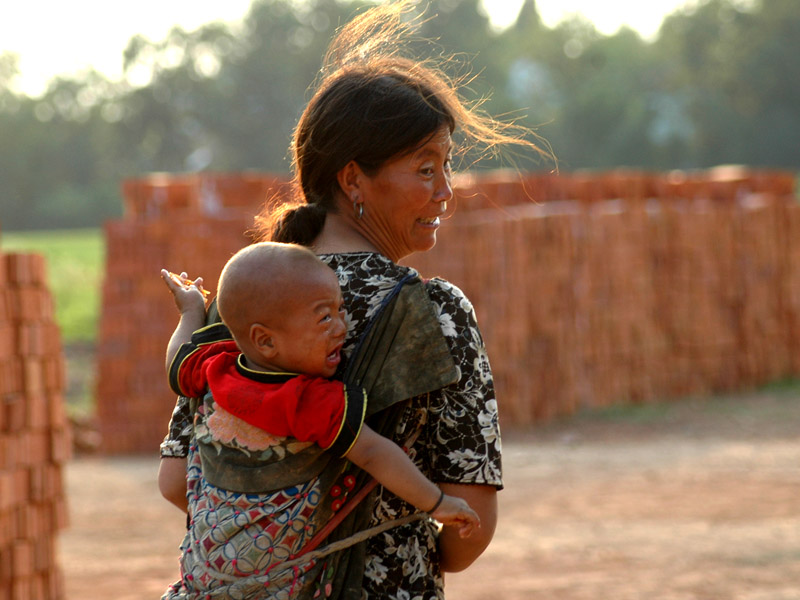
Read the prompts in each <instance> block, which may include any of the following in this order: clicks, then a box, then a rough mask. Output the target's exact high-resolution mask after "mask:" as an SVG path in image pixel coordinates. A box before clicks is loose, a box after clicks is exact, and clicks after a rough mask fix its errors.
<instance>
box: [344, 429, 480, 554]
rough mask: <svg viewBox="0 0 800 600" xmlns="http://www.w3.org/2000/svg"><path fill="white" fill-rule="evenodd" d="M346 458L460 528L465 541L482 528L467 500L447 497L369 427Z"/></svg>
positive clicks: (401, 453)
mask: <svg viewBox="0 0 800 600" xmlns="http://www.w3.org/2000/svg"><path fill="white" fill-rule="evenodd" d="M347 458H348V459H349V460H351V461H352V462H353V463H355V464H356V465H358V466H359V467H361V468H362V469H364V470H365V471H367V472H368V473H369V474H370V475H372V476H373V477H374V478H375V479H377V480H378V482H379V483H380V484H381V485H383V486H384V487H385V488H387V489H388V490H389V491H391V492H392V493H394V494H396V495H398V496H399V497H400V498H402V499H403V500H405V501H406V502H409V503H411V504H413V505H414V506H416V507H417V508H418V509H420V510H422V511H425V512H429V513H430V514H431V516H432V517H433V518H434V519H436V520H437V521H440V522H441V523H443V524H444V525H456V526H458V533H459V535H460V536H461V537H462V538H464V537H469V536H470V535H472V531H473V530H474V529H475V528H476V527H480V520H479V519H478V515H477V513H476V512H475V511H474V510H472V509H471V508H470V506H469V505H468V504H467V503H466V502H465V501H464V500H462V499H461V498H457V497H456V496H447V495H444V494H443V493H442V491H441V490H440V489H439V488H438V487H437V486H436V484H435V483H433V482H432V481H430V480H429V479H428V478H427V477H425V476H424V475H423V474H422V472H421V471H420V470H419V469H418V468H417V467H416V465H415V464H414V463H413V462H411V459H410V458H409V457H408V455H407V454H406V453H405V452H403V450H402V449H401V448H400V446H398V445H397V444H395V443H394V442H392V441H391V440H389V439H388V438H385V437H383V436H382V435H379V434H377V433H376V432H375V431H374V430H372V429H370V428H369V427H368V426H367V425H363V426H362V428H361V433H360V434H359V436H358V438H357V439H356V441H355V443H354V444H353V447H352V448H351V449H350V452H348V454H347ZM434 508H435V510H433V509H434Z"/></svg>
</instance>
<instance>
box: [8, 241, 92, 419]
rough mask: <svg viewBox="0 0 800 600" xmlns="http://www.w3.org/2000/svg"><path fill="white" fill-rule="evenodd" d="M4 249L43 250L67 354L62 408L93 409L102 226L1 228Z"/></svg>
mask: <svg viewBox="0 0 800 600" xmlns="http://www.w3.org/2000/svg"><path fill="white" fill-rule="evenodd" d="M0 250H2V252H4V253H8V252H23V253H39V254H43V255H44V257H45V259H46V260H47V279H48V285H49V288H50V292H51V293H52V294H53V298H54V302H55V312H56V314H55V317H56V321H57V322H58V325H59V328H60V330H61V340H62V344H63V346H64V355H65V359H66V371H67V386H66V390H65V393H64V395H65V398H66V406H67V411H68V412H69V414H70V415H71V416H73V417H78V418H90V417H91V416H92V414H93V413H94V407H95V399H94V381H95V348H96V343H97V332H98V323H99V319H100V300H101V284H102V279H103V271H104V263H105V240H104V238H103V231H102V230H101V229H80V230H58V231H31V232H6V233H2V234H0Z"/></svg>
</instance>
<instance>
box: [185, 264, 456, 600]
mask: <svg viewBox="0 0 800 600" xmlns="http://www.w3.org/2000/svg"><path fill="white" fill-rule="evenodd" d="M208 320H209V321H214V320H218V316H217V313H216V307H215V304H214V303H212V305H211V307H210V309H209V315H208ZM457 377H458V370H457V369H456V366H455V363H454V361H453V358H452V355H451V353H450V349H449V347H448V345H447V342H446V340H445V339H444V335H443V333H442V330H441V326H440V324H439V320H438V318H437V315H436V311H435V309H434V306H433V304H432V303H431V301H430V299H429V297H428V294H427V291H426V289H425V284H424V282H423V281H422V280H421V279H420V278H419V277H418V276H416V275H414V274H409V275H407V276H406V277H405V278H403V279H402V280H401V281H399V282H398V283H397V285H396V286H395V287H394V289H393V290H392V291H391V292H390V293H389V294H388V295H387V297H386V298H385V299H384V300H383V302H382V304H381V305H380V306H379V308H378V310H377V311H376V314H375V316H374V317H373V318H372V320H371V321H370V323H369V324H368V325H367V327H366V330H365V331H364V333H363V334H362V336H361V338H360V339H359V340H358V342H357V344H356V346H355V349H354V351H353V353H352V355H351V356H349V357H347V361H346V365H345V370H344V375H343V381H344V383H345V386H346V388H348V389H352V390H355V389H358V388H363V390H364V391H365V392H366V395H367V407H366V422H367V423H368V424H369V426H370V427H372V428H373V429H374V430H375V431H376V432H378V433H379V434H381V435H384V436H387V437H390V438H391V437H392V436H393V434H394V431H395V429H396V427H397V424H398V422H399V419H400V418H401V416H402V414H403V411H404V409H405V406H406V404H407V403H406V402H405V401H407V400H409V399H411V398H413V397H415V396H419V395H422V394H426V393H429V392H432V391H435V390H438V389H441V388H442V387H445V386H446V385H449V384H451V383H453V382H455V381H456V380H457ZM200 401H202V400H200ZM195 402H197V401H195ZM195 406H196V404H195ZM407 445H408V443H407ZM198 451H199V453H200V457H201V460H202V465H203V476H204V477H205V478H206V479H207V480H208V481H209V482H210V483H211V484H212V485H215V486H217V487H220V488H223V489H227V490H231V491H237V492H244V493H267V492H271V491H274V490H277V489H282V488H285V487H288V486H291V485H294V484H296V483H299V482H303V481H309V480H310V479H312V478H315V477H318V478H320V482H321V487H322V489H326V490H330V489H331V488H332V486H333V485H334V484H335V483H336V481H337V479H339V478H340V476H341V475H342V473H343V472H344V471H345V470H346V469H348V468H349V469H350V471H349V472H350V473H351V474H352V475H353V476H354V477H355V485H354V492H355V493H354V496H355V497H357V501H355V500H356V498H355V497H354V498H351V501H350V502H349V503H348V504H347V505H345V507H343V508H342V509H340V510H339V511H335V510H333V509H331V507H330V503H323V504H321V505H320V506H319V507H318V508H317V509H316V510H318V511H321V514H319V519H318V522H319V523H326V522H330V521H332V520H333V521H334V524H335V526H334V527H333V528H332V529H333V530H332V531H330V533H328V531H329V529H331V528H330V527H325V528H323V529H322V531H323V532H324V533H323V534H322V535H326V536H327V537H325V539H324V542H325V546H323V547H321V548H320V549H319V550H315V549H316V547H317V546H318V545H319V544H320V543H321V542H322V541H323V540H322V537H321V536H320V537H314V538H312V539H311V540H309V542H307V547H304V548H303V549H302V550H301V551H300V552H298V553H297V554H296V555H294V556H291V557H290V560H289V561H287V562H286V563H283V564H281V565H276V566H280V567H281V570H285V568H293V569H297V566H296V565H297V564H299V563H303V562H308V561H311V560H314V561H317V560H320V559H322V558H324V559H325V562H324V564H323V563H322V562H320V563H319V564H318V565H316V566H315V567H312V568H308V569H306V570H305V571H304V572H305V573H306V584H311V583H313V580H314V579H315V577H316V575H317V574H318V573H319V570H318V569H321V568H323V566H324V568H325V571H326V572H328V573H333V576H332V580H331V581H330V583H331V589H332V594H331V595H330V596H329V597H330V598H336V599H339V600H351V599H360V598H361V589H362V579H363V574H364V565H365V561H366V543H365V542H366V539H367V538H368V537H369V536H370V535H375V534H377V533H379V532H380V531H385V530H386V529H389V528H391V527H395V526H397V525H400V524H403V523H407V522H411V521H413V520H416V519H421V518H425V515H424V514H422V513H417V514H415V515H410V516H408V517H405V518H404V519H399V520H398V521H397V522H393V521H390V522H387V523H382V524H380V525H379V526H377V527H374V528H372V529H369V522H370V519H371V517H372V507H373V503H374V494H375V488H376V485H375V481H374V480H373V479H372V478H371V476H370V475H369V474H368V473H366V472H364V471H361V470H360V469H357V468H355V466H354V465H352V463H349V461H347V459H346V458H341V457H338V456H336V455H335V454H333V453H331V452H326V451H323V450H321V449H320V448H319V447H318V446H316V445H314V446H311V447H309V448H307V449H305V450H303V451H302V452H300V453H298V454H297V455H295V456H294V457H292V459H291V460H289V461H286V460H284V461H280V462H275V463H270V464H266V465H265V464H263V463H260V462H259V461H258V460H257V459H256V458H251V457H247V456H245V455H243V454H242V453H238V452H236V451H235V450H233V449H228V448H222V449H221V450H220V448H217V447H213V446H211V445H208V444H202V443H198ZM348 511H349V512H348ZM303 555H305V556H303ZM247 579H252V577H250V578H247ZM242 584H243V585H245V584H246V582H245V581H242ZM233 585H236V583H233ZM313 590H314V587H313V585H304V586H303V589H298V590H295V591H296V593H293V594H292V597H293V598H298V599H303V600H305V599H306V598H310V597H311V594H312V593H313Z"/></svg>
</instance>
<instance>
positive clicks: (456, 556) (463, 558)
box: [439, 483, 497, 573]
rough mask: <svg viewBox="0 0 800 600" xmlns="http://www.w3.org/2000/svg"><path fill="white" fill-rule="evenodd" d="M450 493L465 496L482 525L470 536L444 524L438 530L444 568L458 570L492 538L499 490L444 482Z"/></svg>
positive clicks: (460, 496) (461, 569)
mask: <svg viewBox="0 0 800 600" xmlns="http://www.w3.org/2000/svg"><path fill="white" fill-rule="evenodd" d="M439 487H441V488H442V491H443V492H444V493H445V494H447V495H449V496H456V497H459V498H463V499H464V500H466V501H467V503H468V504H469V505H470V506H471V507H472V508H473V510H475V512H476V513H478V517H479V518H480V520H481V526H480V528H479V529H476V530H475V531H474V532H473V534H472V535H471V536H470V537H468V538H462V537H460V536H459V534H458V531H457V530H456V528H454V527H448V526H445V527H444V528H443V529H442V532H441V533H440V534H439V551H440V553H441V563H440V564H441V568H442V571H446V572H450V573H456V572H458V571H463V570H464V569H466V568H467V567H469V566H470V565H471V564H472V563H473V562H475V559H477V558H478V557H479V556H480V555H481V554H482V553H483V551H484V550H486V547H487V546H488V545H489V542H491V541H492V537H493V536H494V530H495V527H496V526H497V490H496V489H495V488H494V487H493V486H490V485H467V484H458V483H441V484H439Z"/></svg>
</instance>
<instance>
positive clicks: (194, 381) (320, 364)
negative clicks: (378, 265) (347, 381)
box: [161, 242, 480, 537]
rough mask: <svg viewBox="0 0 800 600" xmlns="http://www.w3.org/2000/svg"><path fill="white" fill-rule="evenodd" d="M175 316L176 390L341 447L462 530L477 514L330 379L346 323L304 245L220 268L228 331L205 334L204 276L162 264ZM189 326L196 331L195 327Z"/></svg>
mask: <svg viewBox="0 0 800 600" xmlns="http://www.w3.org/2000/svg"><path fill="white" fill-rule="evenodd" d="M161 275H162V278H163V279H164V281H165V282H166V284H167V286H168V287H169V289H170V291H171V292H172V293H173V295H174V297H175V302H176V304H177V306H178V309H179V311H180V313H181V317H180V321H179V323H178V326H177V328H176V329H175V332H174V333H173V335H172V338H171V339H170V342H169V346H168V349H167V370H168V373H169V379H170V384H171V386H172V388H173V390H174V391H175V392H177V393H179V394H181V395H184V396H189V397H199V396H203V395H204V394H205V393H206V391H207V390H210V392H211V394H212V396H213V398H214V403H215V404H216V405H217V407H219V408H221V409H222V410H224V411H227V412H228V413H230V414H231V415H233V416H234V417H237V418H239V419H241V420H242V421H244V422H246V423H248V424H250V425H252V426H255V427H258V428H260V429H263V430H264V431H266V432H267V433H269V434H270V435H273V436H279V437H289V438H294V439H296V440H298V441H299V442H309V443H310V442H313V443H315V444H317V445H319V446H320V447H321V448H322V449H324V450H327V451H329V452H333V453H335V455H336V456H344V457H346V458H347V459H348V460H350V461H351V462H352V463H354V464H355V465H357V466H358V467H360V468H362V469H364V470H365V471H367V472H368V473H369V474H371V475H372V476H373V477H374V478H375V479H376V480H377V481H378V482H379V483H380V484H381V485H383V486H384V487H385V488H387V489H388V490H390V491H391V492H393V493H394V494H396V495H397V496H399V497H401V498H403V499H404V500H405V501H407V502H409V503H410V504H413V505H414V506H415V507H417V508H418V509H419V510H421V511H423V512H427V513H428V514H430V516H431V517H433V518H434V519H436V520H437V521H439V522H441V523H443V524H444V525H452V526H456V527H458V531H459V535H461V537H468V536H469V535H470V534H471V533H472V531H473V529H474V528H476V527H479V526H480V523H479V519H478V516H477V514H476V513H475V512H474V511H473V510H472V509H471V508H470V507H469V505H468V504H467V503H466V502H465V501H464V500H463V499H461V498H458V497H454V496H449V495H446V494H444V492H443V491H442V490H440V489H439V487H438V486H436V485H435V484H434V483H433V482H431V481H430V480H428V479H427V478H426V477H425V476H424V475H423V474H422V473H421V472H420V471H419V469H418V468H417V467H416V466H415V465H414V463H413V462H412V461H411V459H410V458H409V457H408V456H407V455H406V454H405V452H403V450H402V449H401V448H400V447H399V446H398V445H397V444H395V443H394V442H392V441H391V440H389V439H387V438H385V437H383V436H381V435H378V434H377V433H376V432H375V431H373V430H372V429H371V428H370V427H369V426H368V425H367V424H366V423H364V421H363V419H364V413H365V407H366V398H365V395H364V393H363V391H362V390H360V389H353V388H352V386H345V385H344V384H343V383H342V382H340V381H336V380H332V379H329V378H330V377H332V376H333V375H334V373H335V372H336V370H337V368H338V366H339V364H340V362H341V361H342V346H343V344H344V340H345V335H346V333H347V328H346V325H345V320H344V310H343V306H342V294H341V290H340V289H339V283H338V280H337V278H336V275H335V273H334V272H333V271H332V270H331V269H330V268H329V267H328V266H327V265H325V264H324V263H323V262H322V261H320V260H319V259H318V258H317V257H316V256H315V255H314V254H313V253H312V252H311V251H310V250H308V249H306V248H304V247H302V246H296V245H291V244H278V243H272V242H263V243H258V244H253V245H251V246H248V247H246V248H244V249H243V250H241V251H239V252H238V253H237V254H235V255H234V256H233V258H231V259H230V261H228V263H227V264H226V265H225V268H224V269H223V271H222V275H221V276H220V279H219V286H218V290H217V308H218V310H219V314H220V317H221V318H222V321H223V323H224V325H225V326H227V329H228V330H229V331H230V335H231V336H232V337H233V340H228V341H224V340H223V341H215V340H213V339H212V338H213V336H212V337H210V338H209V339H208V341H205V340H204V339H203V337H204V332H205V331H210V330H212V329H213V328H214V327H215V326H214V325H212V326H209V327H204V325H205V318H206V312H205V296H204V293H203V289H202V279H201V278H198V279H196V280H194V281H191V280H189V279H187V278H186V277H185V274H184V275H182V276H180V277H176V276H173V275H172V274H170V273H169V272H167V271H166V270H163V271H162V273H161ZM193 334H194V335H193Z"/></svg>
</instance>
